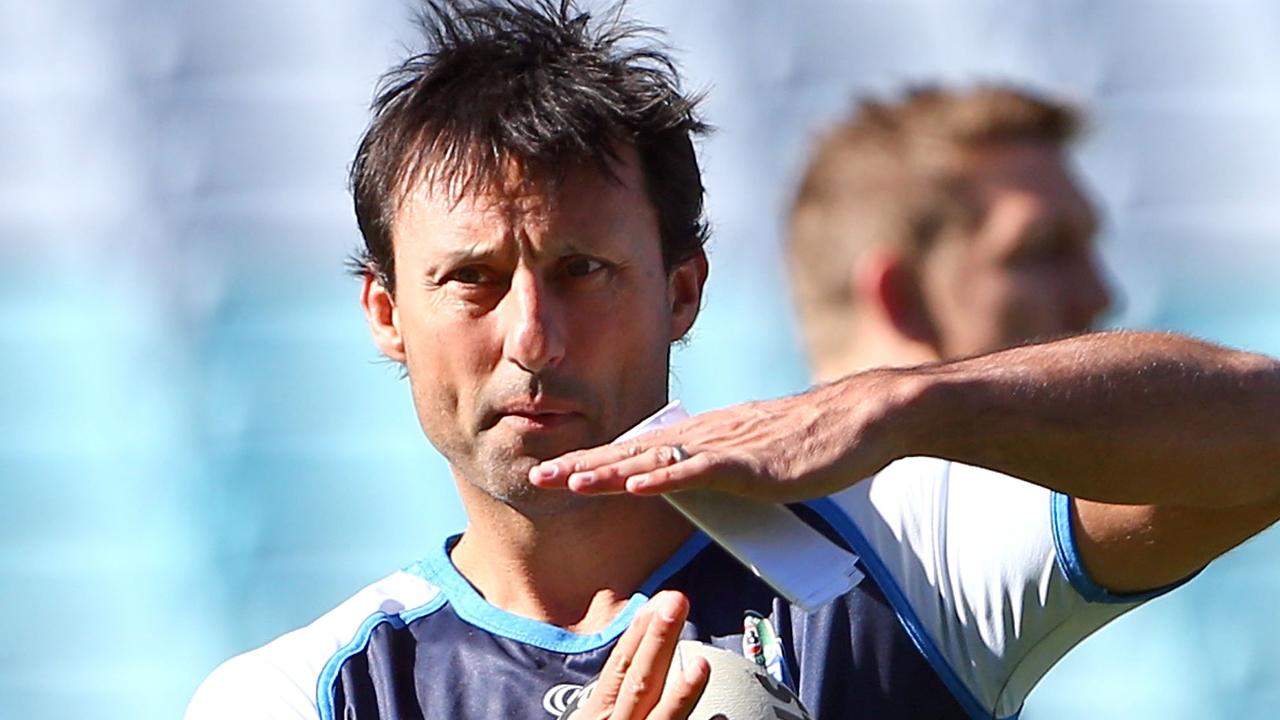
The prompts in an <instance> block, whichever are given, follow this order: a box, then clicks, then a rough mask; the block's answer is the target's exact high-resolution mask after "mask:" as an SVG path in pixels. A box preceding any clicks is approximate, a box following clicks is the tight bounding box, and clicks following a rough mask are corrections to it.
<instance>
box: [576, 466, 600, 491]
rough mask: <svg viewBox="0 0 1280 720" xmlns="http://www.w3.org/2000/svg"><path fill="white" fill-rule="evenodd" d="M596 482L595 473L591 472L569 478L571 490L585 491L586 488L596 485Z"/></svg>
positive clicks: (577, 473)
mask: <svg viewBox="0 0 1280 720" xmlns="http://www.w3.org/2000/svg"><path fill="white" fill-rule="evenodd" d="M595 482H596V474H595V473H593V472H591V471H589V470H588V471H587V472H576V473H574V474H572V475H570V476H569V489H571V490H585V489H586V488H589V487H591V486H592V485H594V484H595Z"/></svg>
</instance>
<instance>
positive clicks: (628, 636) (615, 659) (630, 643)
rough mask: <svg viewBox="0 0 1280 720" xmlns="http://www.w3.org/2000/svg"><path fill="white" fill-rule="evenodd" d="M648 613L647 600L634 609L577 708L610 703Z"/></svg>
mask: <svg viewBox="0 0 1280 720" xmlns="http://www.w3.org/2000/svg"><path fill="white" fill-rule="evenodd" d="M652 617H653V605H652V601H651V602H649V603H646V604H645V605H644V606H643V607H641V608H640V610H639V611H638V612H636V616H635V617H634V618H632V619H631V625H630V626H629V627H627V629H626V631H625V632H623V633H622V637H620V638H618V642H617V643H615V644H614V646H613V650H612V652H610V653H609V659H608V660H606V661H605V663H604V669H603V670H601V671H600V679H599V680H598V681H597V682H596V687H595V690H593V691H592V693H591V697H590V698H589V699H588V700H587V703H586V705H584V707H583V708H582V710H580V711H579V712H582V711H583V710H587V708H598V709H608V708H611V707H613V704H614V702H615V701H617V699H618V692H619V691H620V690H621V689H622V683H623V681H624V680H625V679H626V677H627V671H628V670H630V669H631V664H632V661H633V659H634V658H635V655H636V649H637V648H639V647H640V642H641V641H642V640H644V636H645V633H646V632H647V631H648V629H649V622H650V620H651V619H652Z"/></svg>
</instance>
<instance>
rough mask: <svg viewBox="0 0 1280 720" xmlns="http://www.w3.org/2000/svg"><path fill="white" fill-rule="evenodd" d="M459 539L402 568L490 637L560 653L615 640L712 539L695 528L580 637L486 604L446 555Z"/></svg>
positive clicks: (582, 649) (602, 644)
mask: <svg viewBox="0 0 1280 720" xmlns="http://www.w3.org/2000/svg"><path fill="white" fill-rule="evenodd" d="M460 537H461V535H454V536H452V537H450V538H448V539H447V540H445V541H444V543H442V544H441V545H440V547H439V548H437V549H436V550H435V551H433V552H432V553H431V554H430V555H428V556H427V557H426V558H423V559H422V560H421V561H420V562H417V563H415V564H413V565H411V566H409V567H407V568H405V571H406V572H408V573H410V574H413V575H417V576H418V577H421V578H423V579H425V580H427V581H428V582H430V583H432V584H434V585H435V586H436V587H438V588H440V591H441V592H442V593H444V595H445V596H447V597H448V598H449V606H450V607H451V608H452V609H453V611H454V612H455V613H457V615H458V617H459V618H461V619H462V620H464V621H465V622H467V623H468V624H471V625H474V626H476V627H478V628H480V629H481V630H484V631H486V632H489V633H492V634H494V635H500V636H502V637H506V638H510V639H512V640H518V641H520V642H522V643H526V644H528V645H533V646H535V647H539V648H542V649H544V650H550V651H552V652H560V653H581V652H589V651H591V650H595V649H598V648H601V647H604V646H606V645H608V644H609V643H611V642H613V641H614V640H615V639H617V637H618V636H619V635H621V634H622V631H623V630H626V629H627V626H629V625H630V624H631V619H632V618H633V617H634V616H635V614H636V611H637V610H639V609H640V606H641V605H644V603H645V602H647V601H648V599H649V596H650V595H651V594H653V593H654V592H656V591H657V590H658V589H659V588H661V587H662V584H663V583H664V582H666V581H667V579H669V578H670V577H671V576H672V575H673V574H675V573H676V572H677V571H679V570H680V569H681V568H683V567H684V566H685V565H687V564H688V563H689V561H691V560H692V559H693V558H694V557H695V556H697V554H698V553H699V552H701V551H702V550H703V548H705V547H706V546H707V545H708V544H709V543H710V542H711V541H710V539H709V538H707V536H706V535H704V534H702V533H701V532H695V533H694V535H693V537H691V538H689V540H687V541H686V542H685V543H684V545H682V546H681V547H680V549H679V550H677V551H676V552H675V553H674V554H673V555H672V556H671V558H670V559H668V560H667V561H666V562H665V563H663V564H662V566H661V567H659V568H658V569H657V570H655V571H654V572H653V574H651V575H650V576H649V578H648V579H647V580H645V581H644V582H643V583H642V584H641V585H640V588H639V590H638V591H637V592H636V593H635V594H634V595H632V596H631V599H630V600H628V601H627V604H626V606H624V607H623V609H622V612H620V613H618V616H617V617H616V618H614V619H613V621H612V622H610V623H609V624H608V626H606V627H605V628H604V629H603V630H601V631H600V632H597V633H593V634H591V635H579V634H577V633H573V632H570V631H568V630H565V629H564V628H561V627H557V626H555V625H550V624H548V623H544V622H540V621H538V620H531V619H529V618H526V617H521V616H519V615H515V614H513V613H509V612H507V611H506V610H503V609H501V608H497V607H494V606H493V605H490V604H489V602H488V601H486V600H485V599H484V598H483V597H481V595H480V593H479V592H477V591H476V589H475V588H474V587H472V585H471V583H469V582H467V579H466V578H464V577H463V576H462V573H460V572H458V569H457V568H456V567H454V565H453V561H452V560H450V559H449V549H450V548H452V547H453V545H454V543H456V542H457V541H458V538H460Z"/></svg>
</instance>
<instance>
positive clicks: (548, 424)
mask: <svg viewBox="0 0 1280 720" xmlns="http://www.w3.org/2000/svg"><path fill="white" fill-rule="evenodd" d="M581 417H582V416H581V415H579V414H578V413H575V412H526V411H516V412H503V413H501V414H500V415H499V417H498V422H500V423H502V424H505V425H509V426H512V427H514V428H517V429H524V430H554V429H556V428H559V427H563V426H565V425H567V424H569V423H571V422H573V421H574V420H577V419H579V418H581Z"/></svg>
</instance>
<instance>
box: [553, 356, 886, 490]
mask: <svg viewBox="0 0 1280 720" xmlns="http://www.w3.org/2000/svg"><path fill="white" fill-rule="evenodd" d="M897 380H898V377H897V376H893V375H891V374H890V373H881V372H873V373H863V374H861V375H857V376H852V377H849V378H846V379H844V380H841V381H838V382H837V383H833V384H830V385H825V386H822V387H819V388H815V389H814V390H810V391H809V392H806V393H802V394H800V395H793V396H791V397H786V398H780V399H777V400H767V401H763V402H753V403H746V404H743V405H735V406H732V407H729V408H725V409H723V410H717V411H714V412H709V413H704V414H702V415H698V416H696V417H693V418H690V419H688V420H686V421H684V422H681V423H679V424H677V425H673V426H671V427H668V428H664V429H662V430H657V431H654V432H651V433H646V434H644V435H641V436H639V437H637V438H635V439H634V440H631V441H629V442H625V443H620V444H617V445H607V446H604V447H598V448H589V449H585V450H578V451H575V452H571V453H567V454H565V455H563V456H561V457H558V458H555V459H553V460H548V461H546V462H544V463H541V464H539V465H537V466H535V467H534V468H533V469H532V470H530V472H529V480H530V482H532V483H533V484H534V485H536V486H538V487H541V488H560V489H568V490H572V491H574V492H578V493H586V494H594V493H619V492H629V493H633V494H636V495H653V494H658V493H665V492H673V491H677V490H689V489H694V488H711V489H715V490H721V491H725V492H731V493H734V494H737V495H744V496H747V497H754V498H757V499H761V500H771V501H776V502H787V501H794V500H803V499H808V498H813V497H821V496H823V495H829V494H831V493H833V492H836V491H837V490H841V489H843V488H845V487H848V486H849V485H852V484H853V483H855V482H857V481H858V480H861V479H863V478H865V477H868V476H870V475H871V474H873V473H875V472H876V471H878V470H879V469H881V468H882V467H884V466H885V465H887V464H888V463H889V462H891V461H892V460H894V459H896V457H897V453H896V449H895V448H896V445H895V442H893V441H894V438H892V437H890V433H889V432H888V431H887V430H886V428H887V427H890V426H891V425H890V424H887V423H884V422H881V421H882V420H883V419H884V417H885V414H886V412H887V411H888V410H889V409H891V408H894V407H896V400H897V398H898V395H899V394H900V393H901V391H902V389H903V388H902V387H901V383H899V382H897Z"/></svg>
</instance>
